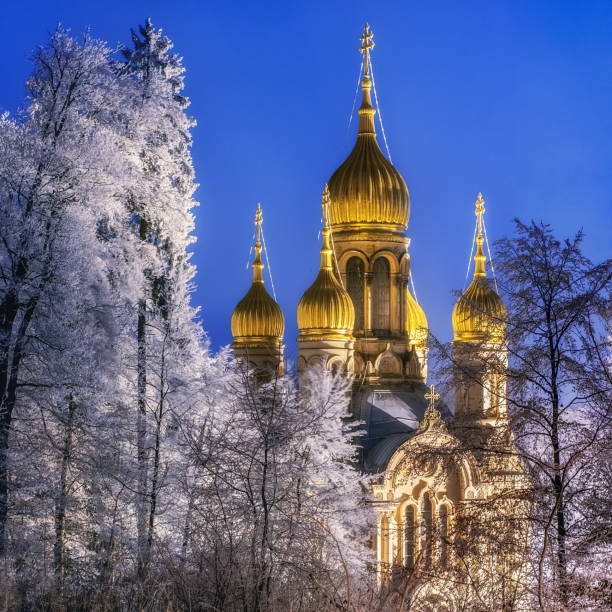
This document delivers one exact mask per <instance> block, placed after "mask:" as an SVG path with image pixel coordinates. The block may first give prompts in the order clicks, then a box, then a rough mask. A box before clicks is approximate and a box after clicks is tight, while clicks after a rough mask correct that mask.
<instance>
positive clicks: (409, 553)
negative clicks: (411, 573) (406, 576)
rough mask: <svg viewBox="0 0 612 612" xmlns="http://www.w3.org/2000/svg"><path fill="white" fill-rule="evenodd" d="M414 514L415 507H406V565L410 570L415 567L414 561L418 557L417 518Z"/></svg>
mask: <svg viewBox="0 0 612 612" xmlns="http://www.w3.org/2000/svg"><path fill="white" fill-rule="evenodd" d="M414 514H415V513H414V506H406V513H405V515H404V517H405V518H404V565H405V566H406V567H407V568H408V569H412V568H413V567H414V559H415V557H416V554H415V553H416V550H415V549H416V542H415V535H416V534H415V531H416V529H415V527H416V517H415V515H414Z"/></svg>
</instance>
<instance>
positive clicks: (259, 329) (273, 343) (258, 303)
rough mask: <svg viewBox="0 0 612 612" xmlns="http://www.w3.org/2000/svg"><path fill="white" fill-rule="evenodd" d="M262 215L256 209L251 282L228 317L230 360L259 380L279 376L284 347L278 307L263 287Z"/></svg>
mask: <svg viewBox="0 0 612 612" xmlns="http://www.w3.org/2000/svg"><path fill="white" fill-rule="evenodd" d="M262 222H263V215H262V212H261V206H260V205H259V204H258V205H257V212H256V213H255V227H256V241H255V260H254V261H253V282H252V283H251V288H250V289H249V290H248V292H247V294H246V295H245V296H244V297H243V298H242V299H241V300H240V302H238V305H237V306H236V308H235V309H234V312H233V314H232V336H233V337H234V343H233V344H232V350H233V352H234V358H235V359H237V360H240V361H242V362H243V363H245V364H247V365H248V366H249V367H252V368H254V369H255V371H257V372H258V374H259V375H260V376H264V375H265V376H273V375H276V376H282V375H283V370H284V365H283V357H284V350H285V345H284V344H283V333H284V331H285V318H284V316H283V312H282V310H281V309H280V306H279V305H278V304H277V303H276V302H275V301H274V300H273V299H272V297H271V296H270V294H269V293H268V292H267V290H266V288H265V286H264V280H263V268H264V265H263V262H262V261H261V250H262V247H261V231H262V230H261V224H262Z"/></svg>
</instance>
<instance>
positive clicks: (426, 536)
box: [421, 494, 433, 568]
mask: <svg viewBox="0 0 612 612" xmlns="http://www.w3.org/2000/svg"><path fill="white" fill-rule="evenodd" d="M421 521H422V522H421V530H422V531H421V538H422V541H423V545H422V550H423V562H424V565H425V567H426V568H430V567H431V556H432V551H433V506H432V503H431V497H429V495H428V494H425V496H424V497H423V503H422V505H421Z"/></svg>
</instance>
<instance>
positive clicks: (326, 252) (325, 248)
mask: <svg viewBox="0 0 612 612" xmlns="http://www.w3.org/2000/svg"><path fill="white" fill-rule="evenodd" d="M330 202H331V198H330V196H329V187H328V186H327V183H325V189H324V190H323V196H322V198H321V207H322V208H323V230H322V232H321V234H322V235H323V241H322V244H321V270H331V269H332V249H331V245H330V241H329V234H330V229H329V204H330Z"/></svg>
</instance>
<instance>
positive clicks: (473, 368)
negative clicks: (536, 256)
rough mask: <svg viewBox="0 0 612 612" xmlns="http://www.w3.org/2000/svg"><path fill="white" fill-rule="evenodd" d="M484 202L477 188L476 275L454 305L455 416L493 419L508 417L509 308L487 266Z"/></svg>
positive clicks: (471, 418) (466, 418)
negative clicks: (492, 279)
mask: <svg viewBox="0 0 612 612" xmlns="http://www.w3.org/2000/svg"><path fill="white" fill-rule="evenodd" d="M484 204H485V203H484V200H483V199H482V194H481V193H479V194H478V200H477V201H476V218H477V223H478V233H477V236H476V255H475V256H474V262H475V266H474V278H473V280H472V282H471V283H470V285H469V287H468V288H467V289H466V290H465V291H464V292H463V293H462V294H461V296H460V297H459V299H458V300H457V303H456V304H455V308H454V310H453V329H454V334H455V338H454V340H453V354H454V362H455V417H456V418H457V419H465V420H472V421H473V420H485V421H487V420H492V421H496V420H500V419H501V420H504V419H506V417H507V408H506V369H507V366H508V355H507V349H506V345H505V332H506V321H507V313H506V307H505V305H504V303H503V301H502V299H501V298H500V297H499V295H498V294H497V293H496V292H495V290H494V288H493V286H492V284H491V281H490V279H488V278H487V273H486V269H485V261H486V257H485V254H484V250H483V244H484V237H483V215H484V212H485V207H484Z"/></svg>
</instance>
